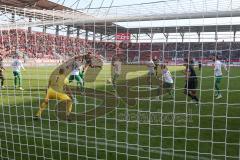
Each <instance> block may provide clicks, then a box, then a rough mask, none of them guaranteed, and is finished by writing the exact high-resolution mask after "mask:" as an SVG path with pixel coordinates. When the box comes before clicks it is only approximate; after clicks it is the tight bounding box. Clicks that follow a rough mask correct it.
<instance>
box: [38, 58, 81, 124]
mask: <svg viewBox="0 0 240 160" xmlns="http://www.w3.org/2000/svg"><path fill="white" fill-rule="evenodd" d="M79 59H82V56H79V57H75V58H73V59H71V60H69V61H68V62H66V63H64V64H63V65H61V66H60V67H58V68H57V69H55V70H54V71H53V73H52V74H51V76H50V78H49V82H48V89H47V95H46V97H45V99H44V102H43V103H42V104H41V105H40V107H39V110H38V112H37V113H36V115H35V117H34V119H35V120H37V119H39V118H40V117H41V114H42V112H43V111H44V110H45V108H46V107H47V106H48V101H49V100H60V101H64V102H66V118H67V120H69V115H70V113H71V111H72V100H73V97H72V94H71V90H70V89H68V87H67V86H66V84H65V82H66V77H67V76H68V74H69V73H70V72H71V71H72V65H73V63H74V62H75V61H76V60H79Z"/></svg>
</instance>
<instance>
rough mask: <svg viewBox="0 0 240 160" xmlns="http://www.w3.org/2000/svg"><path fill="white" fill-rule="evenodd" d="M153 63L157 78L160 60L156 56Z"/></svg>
mask: <svg viewBox="0 0 240 160" xmlns="http://www.w3.org/2000/svg"><path fill="white" fill-rule="evenodd" d="M153 63H154V71H155V74H156V76H157V74H158V65H159V60H158V58H157V57H156V56H155V57H154V58H153Z"/></svg>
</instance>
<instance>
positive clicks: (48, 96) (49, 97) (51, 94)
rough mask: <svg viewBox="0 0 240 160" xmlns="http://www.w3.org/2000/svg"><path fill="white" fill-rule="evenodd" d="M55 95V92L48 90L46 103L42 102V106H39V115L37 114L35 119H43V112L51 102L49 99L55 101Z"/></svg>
mask: <svg viewBox="0 0 240 160" xmlns="http://www.w3.org/2000/svg"><path fill="white" fill-rule="evenodd" d="M55 95H56V94H55V93H53V91H52V89H50V88H49V89H48V90H47V95H46V97H45V99H44V102H42V103H41V105H40V106H39V109H38V111H37V113H36V115H35V118H40V117H41V115H42V112H43V111H44V110H45V109H46V107H47V106H48V101H49V99H53V98H55Z"/></svg>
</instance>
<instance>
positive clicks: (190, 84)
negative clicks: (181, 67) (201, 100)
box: [185, 79, 198, 90]
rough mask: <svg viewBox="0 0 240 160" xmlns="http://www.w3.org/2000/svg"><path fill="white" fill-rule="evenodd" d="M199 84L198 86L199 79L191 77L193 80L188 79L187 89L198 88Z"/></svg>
mask: <svg viewBox="0 0 240 160" xmlns="http://www.w3.org/2000/svg"><path fill="white" fill-rule="evenodd" d="M197 86H198V81H197V79H191V80H188V81H186V84H185V89H189V90H195V89H197Z"/></svg>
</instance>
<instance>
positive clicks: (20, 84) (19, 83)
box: [18, 72, 24, 90]
mask: <svg viewBox="0 0 240 160" xmlns="http://www.w3.org/2000/svg"><path fill="white" fill-rule="evenodd" d="M18 86H19V89H20V90H24V89H23V88H22V74H21V72H19V74H18Z"/></svg>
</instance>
